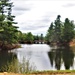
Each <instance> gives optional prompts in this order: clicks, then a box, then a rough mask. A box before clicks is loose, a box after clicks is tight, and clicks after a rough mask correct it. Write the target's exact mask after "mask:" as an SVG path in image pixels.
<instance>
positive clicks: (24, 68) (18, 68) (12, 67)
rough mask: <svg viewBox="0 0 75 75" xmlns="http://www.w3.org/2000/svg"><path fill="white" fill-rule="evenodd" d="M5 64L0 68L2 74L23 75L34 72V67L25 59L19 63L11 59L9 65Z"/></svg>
mask: <svg viewBox="0 0 75 75" xmlns="http://www.w3.org/2000/svg"><path fill="white" fill-rule="evenodd" d="M6 64H7V65H4V66H3V67H2V68H1V71H2V72H8V73H10V72H12V73H21V74H25V73H30V72H33V71H35V70H36V67H35V66H34V65H30V60H26V59H25V58H23V60H22V62H21V63H20V62H19V61H18V60H17V59H13V60H12V62H11V63H9V62H7V63H6Z"/></svg>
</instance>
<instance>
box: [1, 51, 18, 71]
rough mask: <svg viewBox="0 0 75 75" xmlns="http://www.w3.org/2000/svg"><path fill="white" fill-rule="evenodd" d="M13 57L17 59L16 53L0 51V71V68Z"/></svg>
mask: <svg viewBox="0 0 75 75" xmlns="http://www.w3.org/2000/svg"><path fill="white" fill-rule="evenodd" d="M13 59H17V56H16V54H13V53H8V52H0V72H1V71H2V70H1V68H2V67H3V66H4V65H7V63H8V62H9V63H11V62H12V61H13Z"/></svg>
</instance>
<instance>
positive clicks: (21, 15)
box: [11, 0, 75, 35]
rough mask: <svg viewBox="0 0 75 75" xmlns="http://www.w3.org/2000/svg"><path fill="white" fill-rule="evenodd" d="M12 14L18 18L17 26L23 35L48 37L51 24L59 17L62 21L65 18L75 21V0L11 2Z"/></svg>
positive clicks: (13, 0)
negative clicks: (30, 33)
mask: <svg viewBox="0 0 75 75" xmlns="http://www.w3.org/2000/svg"><path fill="white" fill-rule="evenodd" d="M11 1H12V2H13V5H14V7H13V10H12V14H13V15H15V16H16V18H15V21H16V22H18V24H17V25H16V26H18V27H19V30H20V31H22V32H23V33H27V32H32V34H33V35H41V34H43V35H46V33H47V30H48V28H49V26H50V23H51V22H54V20H55V19H56V17H57V15H61V21H63V22H64V20H65V18H69V19H70V20H75V0H11Z"/></svg>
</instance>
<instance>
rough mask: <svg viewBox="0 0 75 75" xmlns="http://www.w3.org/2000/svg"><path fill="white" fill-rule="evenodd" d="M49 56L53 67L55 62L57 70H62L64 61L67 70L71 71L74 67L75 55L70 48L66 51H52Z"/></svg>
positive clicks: (66, 48) (65, 49)
mask: <svg viewBox="0 0 75 75" xmlns="http://www.w3.org/2000/svg"><path fill="white" fill-rule="evenodd" d="M48 56H49V58H50V62H51V65H52V66H53V62H55V67H56V69H57V70H60V67H61V62H62V60H63V62H64V66H65V69H69V68H70V67H71V66H73V61H74V53H73V51H72V50H71V49H70V47H65V48H64V49H62V48H60V49H55V50H53V49H52V50H51V52H49V53H48Z"/></svg>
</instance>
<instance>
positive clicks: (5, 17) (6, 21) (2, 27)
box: [0, 0, 19, 46]
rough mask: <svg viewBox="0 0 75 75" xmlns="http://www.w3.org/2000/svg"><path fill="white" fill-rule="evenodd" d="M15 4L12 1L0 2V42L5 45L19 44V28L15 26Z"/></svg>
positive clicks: (2, 0) (4, 0)
mask: <svg viewBox="0 0 75 75" xmlns="http://www.w3.org/2000/svg"><path fill="white" fill-rule="evenodd" d="M12 7H13V3H12V2H10V0H1V1H0V41H1V42H2V46H3V45H4V44H6V42H7V44H12V43H16V42H17V38H18V37H17V35H16V34H17V33H18V32H19V31H18V30H17V28H18V27H16V26H13V24H15V22H14V18H15V16H13V15H12V14H11V13H12Z"/></svg>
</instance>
